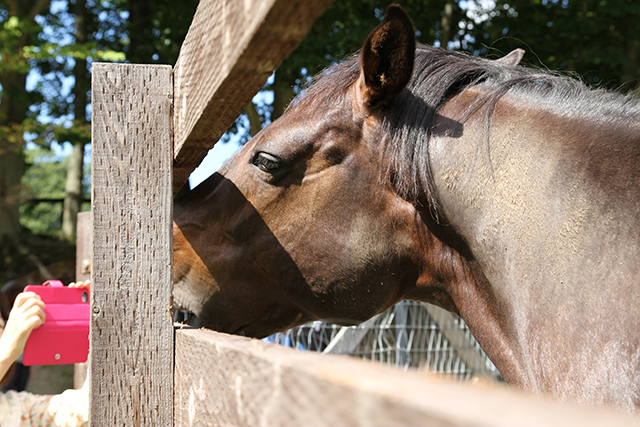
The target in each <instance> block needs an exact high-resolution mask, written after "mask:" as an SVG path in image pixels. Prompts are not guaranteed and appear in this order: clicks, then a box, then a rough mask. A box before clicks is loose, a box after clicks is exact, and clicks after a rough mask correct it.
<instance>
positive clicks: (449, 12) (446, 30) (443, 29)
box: [440, 1, 453, 49]
mask: <svg viewBox="0 0 640 427" xmlns="http://www.w3.org/2000/svg"><path fill="white" fill-rule="evenodd" d="M452 23H453V1H449V2H447V3H446V4H445V5H444V11H443V13H442V19H441V20H440V47H441V48H443V49H447V48H448V45H449V42H450V41H451V26H452Z"/></svg>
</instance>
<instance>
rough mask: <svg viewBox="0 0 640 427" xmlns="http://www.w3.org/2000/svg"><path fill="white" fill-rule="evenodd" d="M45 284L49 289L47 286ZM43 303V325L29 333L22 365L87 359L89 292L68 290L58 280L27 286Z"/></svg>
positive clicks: (52, 363) (67, 362) (63, 362)
mask: <svg viewBox="0 0 640 427" xmlns="http://www.w3.org/2000/svg"><path fill="white" fill-rule="evenodd" d="M47 285H49V286H47ZM24 290H25V292H27V291H28V292H35V293H37V294H38V295H40V298H42V301H44V304H45V308H44V312H45V315H46V319H45V322H44V324H43V325H42V326H40V327H39V328H36V329H34V330H33V332H31V335H30V336H29V339H28V340H27V345H26V346H25V348H24V355H23V356H22V363H23V364H24V365H28V366H29V365H58V364H69V363H80V362H86V361H87V358H88V356H89V293H88V291H87V290H86V289H77V288H68V287H66V286H63V285H62V282H60V281H59V280H49V281H46V282H44V283H43V285H42V286H33V285H29V286H27V287H26V288H25V289H24Z"/></svg>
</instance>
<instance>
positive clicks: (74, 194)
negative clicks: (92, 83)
mask: <svg viewBox="0 0 640 427" xmlns="http://www.w3.org/2000/svg"><path fill="white" fill-rule="evenodd" d="M74 12H75V15H76V18H75V31H76V43H86V42H87V41H88V37H87V7H86V0H76V2H75V6H74ZM73 75H74V77H75V80H76V83H75V86H74V87H73V94H74V96H75V99H74V105H73V113H74V116H75V119H76V123H85V122H86V120H87V118H86V110H87V91H88V88H89V76H88V74H87V61H86V60H83V59H76V65H75V67H74V70H73ZM83 169H84V142H83V141H79V142H76V143H75V144H74V146H73V150H72V151H71V156H70V157H69V163H68V165H67V183H66V187H65V193H66V195H65V198H64V205H63V210H62V237H63V238H64V239H66V240H67V241H68V242H71V243H75V241H76V228H77V224H78V212H80V207H81V205H82V178H83Z"/></svg>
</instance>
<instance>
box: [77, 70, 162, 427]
mask: <svg viewBox="0 0 640 427" xmlns="http://www.w3.org/2000/svg"><path fill="white" fill-rule="evenodd" d="M172 102H173V83H172V70H171V67H170V66H164V65H133V64H100V63H94V64H93V73H92V114H93V118H92V122H91V123H92V156H93V157H92V212H93V251H92V256H91V260H92V268H91V280H92V287H91V300H92V301H91V310H92V322H91V338H90V339H91V355H90V361H91V364H90V368H89V369H90V374H89V375H90V393H91V394H90V399H89V405H90V423H91V425H92V426H94V427H100V426H123V425H127V426H171V425H173V357H174V356H173V352H174V332H173V320H172V313H171V298H172V297H171V295H172V286H173V284H172V260H173V248H172V232H171V229H172V211H173V205H172V161H173V155H172V153H173V147H172V138H173V137H172V115H171V113H172V112H171V109H172Z"/></svg>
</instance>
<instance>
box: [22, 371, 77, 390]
mask: <svg viewBox="0 0 640 427" xmlns="http://www.w3.org/2000/svg"><path fill="white" fill-rule="evenodd" d="M70 388H73V365H48V366H32V367H31V376H30V377H29V382H28V383H27V391H30V392H31V393H36V394H59V393H62V392H63V391H65V390H67V389H70Z"/></svg>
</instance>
